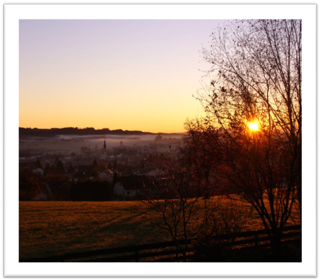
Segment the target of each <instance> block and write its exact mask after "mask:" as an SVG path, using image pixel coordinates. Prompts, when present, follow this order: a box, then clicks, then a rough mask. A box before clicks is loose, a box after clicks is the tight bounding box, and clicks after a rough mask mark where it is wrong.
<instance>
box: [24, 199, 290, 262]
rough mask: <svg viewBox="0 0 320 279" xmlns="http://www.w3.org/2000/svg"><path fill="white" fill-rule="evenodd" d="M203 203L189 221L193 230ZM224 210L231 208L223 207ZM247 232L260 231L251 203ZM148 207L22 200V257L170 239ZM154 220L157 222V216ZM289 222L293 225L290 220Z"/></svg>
mask: <svg viewBox="0 0 320 279" xmlns="http://www.w3.org/2000/svg"><path fill="white" fill-rule="evenodd" d="M202 203H203V200H200V201H199V202H198V204H197V207H198V209H197V210H195V214H194V215H193V217H192V218H191V220H190V224H189V231H190V233H193V232H195V230H196V228H197V224H198V223H199V220H200V217H199V216H201V208H202V207H203V204H202ZM220 205H221V206H220V208H221V209H220V210H223V208H226V207H228V206H230V205H229V204H228V203H225V204H224V203H223V202H221V203H220ZM237 206H239V208H240V207H241V211H242V214H244V213H246V216H245V224H244V226H243V230H255V229H260V228H262V224H261V221H260V219H259V217H258V216H257V214H256V213H255V212H254V211H253V210H252V208H251V207H250V206H249V205H247V204H244V203H243V204H238V205H237ZM145 211H146V205H145V204H142V203H141V202H136V201H126V202H49V201H48V202H40V201H37V202H21V201H20V202H19V255H20V258H33V257H47V256H53V255H60V254H66V253H70V252H83V251H91V250H96V249H104V248H114V247H121V246H129V245H139V244H146V243H154V242H160V241H166V240H171V239H170V236H169V234H168V233H166V232H165V231H164V230H161V229H159V228H158V227H156V226H154V225H152V224H151V223H150V222H149V221H148V219H147V218H146V217H145V216H144V214H143V212H145ZM152 218H154V219H155V218H157V216H153V217H152ZM290 223H291V222H290Z"/></svg>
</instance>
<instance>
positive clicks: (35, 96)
mask: <svg viewBox="0 0 320 279" xmlns="http://www.w3.org/2000/svg"><path fill="white" fill-rule="evenodd" d="M218 23H219V21H215V20H20V26H19V61H20V65H19V126H20V127H31V128H34V127H37V128H52V127H56V128H62V127H79V128H84V127H94V128H96V129H101V128H109V129H123V130H142V131H150V132H183V131H184V129H183V124H184V122H185V120H186V119H187V118H189V119H192V118H195V117H198V116H201V115H202V113H203V112H202V108H201V105H200V103H199V102H198V101H197V100H196V99H195V98H194V97H192V95H196V94H197V91H198V90H199V89H201V83H200V80H201V77H202V76H203V75H204V72H202V71H199V70H206V69H208V68H209V66H210V65H207V64H206V63H205V62H203V61H202V58H201V56H200V53H199V51H200V50H201V47H202V46H204V47H208V46H209V42H210V34H211V33H212V32H213V31H214V28H215V26H217V24H218ZM220 23H221V21H220Z"/></svg>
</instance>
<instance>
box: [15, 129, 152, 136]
mask: <svg viewBox="0 0 320 279" xmlns="http://www.w3.org/2000/svg"><path fill="white" fill-rule="evenodd" d="M107 134H112V135H154V133H150V132H142V131H128V130H121V129H118V130H110V129H108V128H104V129H98V130H96V129H94V128H83V129H81V128H73V127H68V128H51V129H37V128H21V127H19V137H20V138H21V137H26V136H29V137H55V136H58V135H76V136H88V135H90V136H91V135H93V136H94V135H107Z"/></svg>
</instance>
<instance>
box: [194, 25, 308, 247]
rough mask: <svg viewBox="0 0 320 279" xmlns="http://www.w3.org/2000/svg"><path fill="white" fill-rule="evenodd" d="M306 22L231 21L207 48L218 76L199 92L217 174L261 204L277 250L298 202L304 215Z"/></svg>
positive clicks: (258, 208)
mask: <svg viewBox="0 0 320 279" xmlns="http://www.w3.org/2000/svg"><path fill="white" fill-rule="evenodd" d="M301 24H302V23H301V20H246V21H231V22H229V25H228V26H226V27H225V28H220V29H219V30H217V32H216V33H213V34H212V42H211V47H210V48H209V49H203V52H202V53H203V57H204V59H205V60H206V61H207V62H209V63H210V64H211V70H210V71H209V75H210V77H211V78H212V81H211V84H210V86H211V87H210V91H206V92H205V93H202V94H201V95H200V96H199V99H200V101H201V102H202V104H203V106H204V109H205V112H206V118H205V120H204V122H203V123H205V127H204V129H203V130H205V131H206V134H203V135H204V136H205V137H206V142H207V143H208V144H207V146H208V147H209V149H211V150H214V154H219V155H218V156H217V157H216V158H215V160H216V162H218V164H217V163H216V164H214V166H215V169H214V171H212V172H211V173H212V176H214V177H215V179H216V180H217V181H219V182H220V184H221V185H223V184H224V185H228V186H229V187H232V188H233V189H234V191H237V192H238V193H240V194H241V195H242V196H243V197H244V199H245V200H246V201H247V202H249V203H250V204H252V205H253V206H254V208H255V209H256V211H257V212H258V214H259V215H260V217H261V219H262V221H263V223H264V226H265V228H266V230H267V232H268V234H269V235H270V237H271V239H272V243H273V246H274V248H275V249H276V250H277V251H278V248H279V246H280V239H281V236H282V229H283V227H284V225H285V224H286V222H287V221H288V218H289V217H290V215H291V212H292V208H293V207H294V205H295V203H296V202H297V204H298V205H299V209H300V219H301V131H302V126H301V125H302V122H301V119H302V96H301V77H302V74H301V48H302V46H301V36H302V31H301V30H302V29H301ZM194 130H195V129H194V128H193V127H192V126H190V128H189V134H190V135H192V133H193V132H194ZM213 135H214V136H213ZM213 159H214V158H213Z"/></svg>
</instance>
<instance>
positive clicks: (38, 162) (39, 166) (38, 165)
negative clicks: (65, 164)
mask: <svg viewBox="0 0 320 279" xmlns="http://www.w3.org/2000/svg"><path fill="white" fill-rule="evenodd" d="M36 163H37V167H38V168H40V169H42V165H41V162H40V160H39V158H37V161H36Z"/></svg>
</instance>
